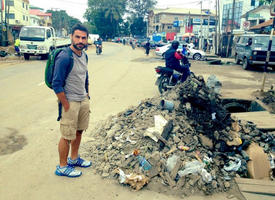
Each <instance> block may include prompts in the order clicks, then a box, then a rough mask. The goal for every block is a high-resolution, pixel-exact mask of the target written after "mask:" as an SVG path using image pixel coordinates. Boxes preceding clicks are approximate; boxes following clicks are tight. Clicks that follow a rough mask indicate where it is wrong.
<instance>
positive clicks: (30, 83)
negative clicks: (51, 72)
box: [0, 43, 275, 200]
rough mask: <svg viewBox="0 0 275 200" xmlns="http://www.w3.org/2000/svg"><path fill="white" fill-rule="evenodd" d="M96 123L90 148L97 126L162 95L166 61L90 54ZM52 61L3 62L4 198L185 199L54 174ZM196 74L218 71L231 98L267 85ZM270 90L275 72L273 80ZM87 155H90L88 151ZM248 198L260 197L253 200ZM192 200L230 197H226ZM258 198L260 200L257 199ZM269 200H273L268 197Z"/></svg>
mask: <svg viewBox="0 0 275 200" xmlns="http://www.w3.org/2000/svg"><path fill="white" fill-rule="evenodd" d="M88 55H89V74H90V81H91V82H90V90H91V96H92V99H91V110H92V115H91V116H92V118H91V122H90V128H89V130H88V131H87V133H85V134H84V136H83V142H87V141H89V140H90V139H91V138H92V134H91V130H92V129H93V127H95V126H96V122H98V121H100V120H104V119H106V117H108V116H109V115H111V114H115V113H117V112H120V111H122V110H124V109H126V108H127V107H129V106H130V105H137V104H138V103H139V102H140V100H142V99H144V98H148V97H152V96H155V95H158V90H157V87H156V86H154V82H155V72H154V67H155V66H157V65H162V64H163V61H162V60H160V59H156V58H155V57H154V56H153V55H150V56H148V57H146V56H145V54H144V51H143V50H142V49H136V50H132V49H131V48H130V47H129V46H122V45H120V44H108V43H106V44H104V49H103V54H102V55H100V56H97V55H96V54H95V51H94V49H91V50H89V51H88ZM44 67H45V61H39V60H36V59H32V60H30V61H28V62H14V63H8V64H6V63H3V62H1V63H0V91H1V93H0V108H1V112H0V131H1V132H0V150H1V151H0V199H1V200H2V199H3V200H21V199H22V200H37V199H39V200H44V199H45V200H50V199H53V200H59V199H68V200H71V199H83V200H86V199H87V200H88V199H89V200H90V199H106V200H111V199H121V200H124V199H125V200H126V199H127V200H128V199H135V200H139V199H150V200H154V199H167V200H169V199H171V200H172V199H173V200H174V199H181V198H180V197H175V196H172V195H167V194H161V193H156V192H153V191H149V190H147V189H146V188H145V189H144V190H142V191H140V192H133V191H131V190H130V189H129V188H128V187H122V186H120V185H119V184H118V183H117V182H116V181H114V180H109V179H102V178H101V177H99V176H98V175H96V174H94V170H93V168H89V169H83V170H82V171H83V176H82V177H80V178H77V179H69V178H65V177H57V176H55V175H54V170H55V166H56V165H57V163H58V154H57V143H58V140H59V137H60V134H59V124H58V123H57V122H56V117H57V104H56V97H55V95H54V94H53V92H52V91H51V90H50V89H48V88H47V87H46V86H45V84H44V83H43V80H44ZM192 71H194V72H195V73H196V74H202V75H204V76H206V77H207V76H209V75H210V74H212V73H214V74H216V75H217V77H218V78H219V79H220V80H221V81H222V83H223V90H222V92H223V94H224V95H225V96H234V97H245V98H249V95H250V91H253V90H255V89H257V88H259V87H260V86H259V85H260V80H261V76H262V73H261V72H259V71H248V72H247V71H243V70H242V69H241V67H240V66H206V65H205V64H201V63H193V66H192ZM269 76H271V77H272V78H269V79H268V83H267V85H270V84H272V81H273V80H274V77H275V74H270V75H269ZM81 153H84V154H85V152H83V149H82V151H81ZM246 195H247V197H248V199H255V198H254V197H253V196H252V195H250V194H246ZM185 199H190V200H191V199H194V200H195V199H196V200H200V199H219V200H223V199H227V198H226V194H218V195H215V196H211V197H190V198H185ZM257 199H261V198H259V196H258V198H257ZM263 199H265V200H267V199H271V198H270V197H267V198H266V197H264V198H263Z"/></svg>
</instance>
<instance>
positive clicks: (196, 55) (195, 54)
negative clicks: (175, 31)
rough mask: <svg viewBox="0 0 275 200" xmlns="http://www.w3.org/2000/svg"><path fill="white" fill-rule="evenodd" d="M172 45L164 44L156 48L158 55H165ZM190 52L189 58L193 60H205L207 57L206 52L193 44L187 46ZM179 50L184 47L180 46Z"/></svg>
mask: <svg viewBox="0 0 275 200" xmlns="http://www.w3.org/2000/svg"><path fill="white" fill-rule="evenodd" d="M170 47H171V44H167V45H164V46H162V47H157V48H156V51H155V53H156V55H157V56H162V57H163V58H164V57H165V52H166V51H167V50H168V49H169V48H170ZM186 49H187V52H188V58H191V59H193V60H204V59H205V53H204V52H203V51H201V50H197V49H193V48H192V46H191V45H187V47H186ZM177 50H180V51H182V47H180V48H178V49H177Z"/></svg>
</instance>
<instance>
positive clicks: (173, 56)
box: [165, 40, 190, 82]
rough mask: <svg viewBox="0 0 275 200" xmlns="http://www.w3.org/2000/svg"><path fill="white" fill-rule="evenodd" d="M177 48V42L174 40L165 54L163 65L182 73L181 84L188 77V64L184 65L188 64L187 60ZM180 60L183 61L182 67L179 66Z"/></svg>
mask: <svg viewBox="0 0 275 200" xmlns="http://www.w3.org/2000/svg"><path fill="white" fill-rule="evenodd" d="M178 47H179V42H178V41H176V40H174V41H173V42H172V44H171V47H170V49H168V50H167V51H166V52H165V65H166V67H168V68H171V69H174V70H176V71H178V72H180V73H182V79H181V81H182V82H183V81H185V80H186V79H187V77H188V76H189V75H190V70H189V67H190V64H189V63H186V61H187V62H188V59H187V58H186V57H185V56H184V55H183V54H182V52H180V51H177V49H178ZM182 59H184V60H185V61H184V64H183V65H181V64H180V61H181V60H182Z"/></svg>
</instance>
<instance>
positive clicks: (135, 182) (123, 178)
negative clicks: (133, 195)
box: [116, 169, 149, 191]
mask: <svg viewBox="0 0 275 200" xmlns="http://www.w3.org/2000/svg"><path fill="white" fill-rule="evenodd" d="M116 174H119V183H121V184H128V185H130V186H131V187H132V188H133V189H134V190H136V191H138V190H140V189H142V188H143V187H144V185H146V184H148V183H149V178H148V177H146V176H144V175H142V174H135V173H131V174H125V173H124V172H123V171H122V170H121V169H117V170H116Z"/></svg>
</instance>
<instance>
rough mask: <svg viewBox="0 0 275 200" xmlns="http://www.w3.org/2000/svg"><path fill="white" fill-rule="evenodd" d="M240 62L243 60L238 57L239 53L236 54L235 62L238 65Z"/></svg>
mask: <svg viewBox="0 0 275 200" xmlns="http://www.w3.org/2000/svg"><path fill="white" fill-rule="evenodd" d="M240 62H241V60H240V59H238V55H237V54H236V55H235V63H236V64H237V65H239V64H240Z"/></svg>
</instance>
